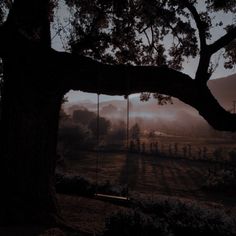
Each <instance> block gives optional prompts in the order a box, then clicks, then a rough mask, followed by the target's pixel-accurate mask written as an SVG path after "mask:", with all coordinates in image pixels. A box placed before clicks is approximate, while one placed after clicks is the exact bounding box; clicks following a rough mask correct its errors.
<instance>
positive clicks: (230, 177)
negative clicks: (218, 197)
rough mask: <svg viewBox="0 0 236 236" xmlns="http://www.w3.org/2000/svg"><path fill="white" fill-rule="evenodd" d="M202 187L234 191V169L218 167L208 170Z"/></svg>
mask: <svg viewBox="0 0 236 236" xmlns="http://www.w3.org/2000/svg"><path fill="white" fill-rule="evenodd" d="M203 188H205V189H207V190H214V191H220V192H222V191H223V192H225V191H226V192H229V191H231V192H232V191H234V192H235V191H236V190H235V188H236V170H234V169H227V168H224V169H219V170H209V173H208V176H207V177H206V181H205V184H204V185H203Z"/></svg>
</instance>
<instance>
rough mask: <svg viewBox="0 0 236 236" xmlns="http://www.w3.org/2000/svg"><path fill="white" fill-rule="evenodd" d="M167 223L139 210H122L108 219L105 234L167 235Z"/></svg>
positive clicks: (109, 235)
mask: <svg viewBox="0 0 236 236" xmlns="http://www.w3.org/2000/svg"><path fill="white" fill-rule="evenodd" d="M166 227H167V224H166V223H165V222H163V221H159V222H157V221H154V220H153V218H152V217H150V216H148V215H146V214H143V213H142V212H139V211H133V212H125V211H123V212H122V211H120V212H117V213H116V214H114V215H113V216H111V217H110V218H108V219H107V220H106V230H105V232H104V234H103V235H104V236H111V235H112V236H137V235H139V236H157V235H159V236H162V235H163V236H167V235H170V234H168V230H166Z"/></svg>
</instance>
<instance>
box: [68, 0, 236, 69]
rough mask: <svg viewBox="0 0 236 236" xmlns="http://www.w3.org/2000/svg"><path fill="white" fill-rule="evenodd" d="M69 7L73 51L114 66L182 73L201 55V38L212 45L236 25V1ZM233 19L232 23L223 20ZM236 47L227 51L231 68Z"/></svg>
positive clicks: (107, 2) (133, 1)
mask: <svg viewBox="0 0 236 236" xmlns="http://www.w3.org/2000/svg"><path fill="white" fill-rule="evenodd" d="M65 2H66V4H67V5H68V6H69V9H70V12H71V14H72V16H73V17H72V25H73V28H72V31H71V35H70V40H69V45H70V50H71V51H73V52H76V53H79V54H82V55H86V56H90V57H92V58H94V59H96V60H99V61H102V62H105V63H111V64H121V63H122V64H132V65H156V66H168V67H171V68H173V69H177V70H181V69H182V67H183V62H184V61H185V60H186V58H188V57H193V58H194V57H196V56H197V55H199V53H200V50H201V47H200V34H202V37H204V38H205V39H206V42H213V41H215V40H216V39H217V38H219V35H217V37H215V36H216V33H215V32H216V31H217V32H222V34H223V32H226V31H228V30H229V29H230V28H232V27H235V23H236V19H235V17H233V15H234V13H236V1H235V0H229V1H224V0H201V1H197V0H160V1H159V0H119V1H116V0H95V1H87V0H65ZM194 12H195V13H196V15H194ZM219 16H220V17H219ZM222 16H223V17H222ZM229 18H232V21H231V22H229V20H226V21H225V22H223V21H222V20H221V19H229ZM198 20H200V22H201V24H200V30H199V25H198V22H197V21H198ZM213 29H215V30H214V31H213ZM235 45H236V41H233V42H232V43H231V44H230V45H227V46H226V47H225V51H224V58H225V59H226V61H225V67H226V68H232V67H233V65H234V64H235V63H236V50H235V48H236V47H235Z"/></svg>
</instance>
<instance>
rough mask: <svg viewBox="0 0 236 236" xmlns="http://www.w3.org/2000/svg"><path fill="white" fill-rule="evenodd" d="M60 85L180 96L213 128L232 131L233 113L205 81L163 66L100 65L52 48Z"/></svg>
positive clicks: (234, 127) (102, 91) (235, 128)
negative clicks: (213, 93)
mask: <svg viewBox="0 0 236 236" xmlns="http://www.w3.org/2000/svg"><path fill="white" fill-rule="evenodd" d="M53 55H54V57H55V59H53V60H52V61H54V62H56V63H57V68H58V70H57V72H58V76H60V77H61V78H62V77H63V78H64V79H63V81H64V85H63V86H64V88H67V90H69V89H74V90H81V91H84V92H91V93H99V94H107V95H127V94H132V93H140V92H147V91H148V92H158V93H162V94H166V95H170V96H173V97H176V98H178V99H180V100H181V101H183V102H185V103H187V104H189V105H190V106H192V107H194V108H195V109H197V110H198V111H199V114H200V115H201V116H202V117H203V118H204V119H205V120H207V121H208V123H209V124H210V125H211V126H212V127H214V128H215V129H217V130H222V131H236V115H235V114H231V113H230V112H228V111H226V110H225V109H224V108H222V107H221V106H220V104H219V103H218V102H217V100H216V99H215V98H214V96H213V95H212V93H211V92H210V90H209V89H208V87H207V86H206V85H203V84H199V83H198V82H197V81H195V80H193V79H191V78H190V77H189V76H188V75H186V74H184V73H181V72H178V71H175V70H172V69H170V68H167V67H154V66H127V65H104V64H102V63H99V62H96V61H94V60H92V59H89V58H86V57H83V56H76V55H72V54H69V53H58V52H55V51H53Z"/></svg>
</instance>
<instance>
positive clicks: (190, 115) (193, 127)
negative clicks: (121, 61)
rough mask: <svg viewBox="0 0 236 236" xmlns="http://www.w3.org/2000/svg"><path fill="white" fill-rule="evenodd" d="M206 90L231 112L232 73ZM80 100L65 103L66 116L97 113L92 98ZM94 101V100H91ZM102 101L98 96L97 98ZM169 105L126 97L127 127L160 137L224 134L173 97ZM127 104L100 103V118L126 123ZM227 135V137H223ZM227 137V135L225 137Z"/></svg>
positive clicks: (234, 87)
mask: <svg viewBox="0 0 236 236" xmlns="http://www.w3.org/2000/svg"><path fill="white" fill-rule="evenodd" d="M209 88H210V90H211V92H212V93H213V95H214V96H215V97H216V99H217V100H218V102H219V103H220V104H221V105H222V106H223V107H224V108H226V109H227V110H230V111H231V112H234V111H233V103H234V101H235V100H236V92H235V91H236V74H234V75H231V76H228V77H224V78H220V79H215V80H210V81H209ZM86 98H88V99H85V100H84V99H83V94H79V96H78V102H70V99H69V102H67V103H65V104H64V105H63V108H64V110H65V112H66V113H68V114H70V115H73V112H74V111H75V110H80V109H82V110H84V109H87V110H89V111H93V112H95V113H96V112H97V104H96V96H94V95H93V96H92V95H91V99H89V97H88V96H87V97H86ZM94 98H95V99H94ZM100 100H102V96H101V99H100ZM172 100H173V104H170V103H168V104H166V105H162V106H161V105H158V102H157V100H156V99H153V98H151V99H150V100H149V101H147V102H142V101H140V97H139V96H138V95H137V96H131V97H130V100H129V101H130V106H129V108H130V109H129V110H130V111H129V112H130V124H131V125H134V124H135V123H138V124H139V126H140V128H141V130H142V131H148V132H149V131H153V130H154V131H159V132H161V133H162V134H163V135H165V134H170V135H180V136H181V135H183V136H186V135H191V136H204V137H205V136H213V137H214V136H217V137H218V136H222V135H224V137H225V135H226V134H225V132H219V131H216V130H214V129H213V128H211V127H210V126H209V125H208V124H207V122H206V121H205V120H204V119H203V118H202V117H201V116H200V115H199V114H198V112H197V111H196V110H195V109H193V108H192V107H190V106H188V105H186V104H184V103H183V102H181V101H180V100H178V99H175V98H173V99H172ZM126 106H127V102H126V100H125V99H123V100H122V99H120V98H119V99H114V98H113V97H110V100H107V99H106V101H101V102H100V115H101V116H102V117H105V118H107V119H109V120H110V121H111V123H112V124H117V123H119V122H120V121H124V122H126V112H127V107H126ZM226 136H227V135H226ZM229 136H230V134H229Z"/></svg>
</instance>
